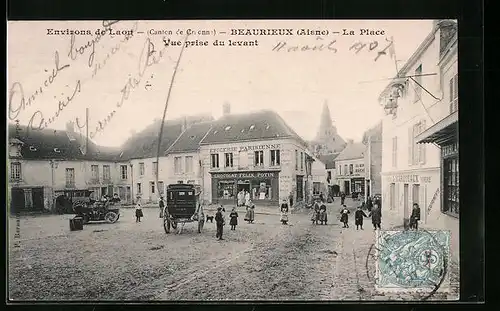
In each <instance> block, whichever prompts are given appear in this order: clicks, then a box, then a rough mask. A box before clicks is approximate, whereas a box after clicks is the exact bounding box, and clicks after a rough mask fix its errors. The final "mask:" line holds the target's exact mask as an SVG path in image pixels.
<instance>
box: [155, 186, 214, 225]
mask: <svg viewBox="0 0 500 311" xmlns="http://www.w3.org/2000/svg"><path fill="white" fill-rule="evenodd" d="M166 199H167V200H166V205H165V208H164V210H163V228H164V229H165V233H170V229H171V228H172V229H174V230H175V229H177V227H178V225H179V224H181V225H182V226H184V224H185V223H190V222H196V223H198V233H201V231H202V229H203V225H204V224H205V215H204V213H203V206H202V205H201V204H200V191H199V189H198V188H196V186H195V185H193V184H171V185H168V186H167V192H166Z"/></svg>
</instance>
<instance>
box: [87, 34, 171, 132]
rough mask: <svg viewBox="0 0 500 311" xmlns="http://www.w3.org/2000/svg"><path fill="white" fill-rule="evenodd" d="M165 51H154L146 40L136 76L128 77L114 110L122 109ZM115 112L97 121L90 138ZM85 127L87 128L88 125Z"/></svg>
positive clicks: (104, 125) (150, 43)
mask: <svg viewBox="0 0 500 311" xmlns="http://www.w3.org/2000/svg"><path fill="white" fill-rule="evenodd" d="M166 49H167V47H166V46H165V47H164V48H163V49H162V50H159V51H156V50H155V46H154V44H153V42H151V39H149V38H147V39H146V41H145V42H144V46H143V49H142V51H141V54H140V57H139V64H138V74H137V75H136V76H131V75H129V77H128V79H127V81H126V83H125V85H124V86H123V88H122V89H121V90H120V93H121V97H120V100H119V101H118V102H117V103H116V108H120V107H122V105H123V104H124V103H125V101H127V100H128V98H129V97H130V93H131V91H132V90H134V89H135V88H137V86H139V84H140V83H141V81H142V78H143V76H144V74H145V72H146V69H147V68H149V67H151V66H153V65H155V64H158V63H159V62H160V60H161V59H162V58H163V56H164V54H165V51H166ZM116 112H117V110H116V109H114V110H112V111H111V112H110V113H109V114H108V115H107V116H106V117H105V118H104V119H103V120H101V121H98V122H97V126H96V127H95V130H94V132H91V133H90V138H94V137H95V136H96V135H97V134H98V133H99V132H101V131H102V130H104V129H105V128H106V126H107V125H108V123H109V122H110V121H111V120H112V119H113V117H114V116H115V114H116ZM86 125H87V126H88V124H86Z"/></svg>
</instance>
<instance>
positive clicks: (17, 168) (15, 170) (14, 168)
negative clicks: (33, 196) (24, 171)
mask: <svg viewBox="0 0 500 311" xmlns="http://www.w3.org/2000/svg"><path fill="white" fill-rule="evenodd" d="M21 176H22V175H21V163H19V162H15V163H11V164H10V179H11V180H21Z"/></svg>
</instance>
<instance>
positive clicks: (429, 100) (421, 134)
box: [379, 20, 458, 236]
mask: <svg viewBox="0 0 500 311" xmlns="http://www.w3.org/2000/svg"><path fill="white" fill-rule="evenodd" d="M456 33H457V24H456V22H455V21H449V20H438V21H435V23H434V27H433V29H432V31H431V32H430V33H429V34H428V36H427V37H426V38H425V39H424V41H423V42H422V43H421V44H420V46H419V47H418V48H417V50H416V51H415V52H414V53H413V55H412V56H411V57H410V59H409V60H408V61H407V63H406V64H405V65H404V66H403V67H402V68H401V69H400V70H399V73H398V75H397V77H396V78H394V79H393V80H392V81H391V82H390V83H389V85H388V86H387V87H386V89H385V90H384V91H383V92H382V94H381V95H380V98H379V100H380V101H381V103H382V104H383V105H384V109H385V111H386V116H385V117H384V119H383V128H382V151H383V155H384V157H383V159H382V206H383V207H384V209H387V210H388V211H391V212H393V213H394V214H396V215H398V216H399V217H400V218H401V220H402V222H404V223H405V224H407V223H408V220H409V217H410V214H411V208H412V205H413V203H417V204H419V205H420V207H421V210H422V215H421V220H422V223H423V225H425V224H430V223H432V222H434V221H436V220H437V219H440V221H441V222H443V221H444V222H446V223H447V224H446V225H444V224H442V225H439V227H446V228H456V230H457V232H458V190H457V191H455V190H456V189H458V179H457V178H458V153H457V152H456V151H455V150H458V147H457V146H458V144H457V140H456V124H457V122H458V113H457V111H458V92H457V90H458V87H457V86H458V79H457V77H458V66H457V54H456V53H457V52H456ZM454 129H455V130H454ZM431 132H432V133H431ZM439 132H442V133H445V132H447V133H448V134H450V133H451V134H450V135H448V136H449V139H447V140H440V139H438V141H436V144H425V143H427V142H434V141H435V140H434V139H437V137H438V136H439V135H440V134H439V135H438V134H435V133H439ZM426 133H427V134H426ZM420 143H421V144H420ZM439 144H445V146H451V147H449V148H450V150H452V152H451V153H450V154H452V156H451V157H452V158H454V159H456V160H452V161H451V162H447V161H445V160H443V159H447V158H448V156H449V155H448V153H447V150H448V149H445V148H444V147H443V149H441V148H440V146H439ZM446 148H448V147H446ZM453 161H455V162H453ZM450 163H451V164H450ZM455 163H456V165H455ZM443 164H444V165H445V166H446V165H448V167H446V168H443ZM442 170H445V171H446V172H447V171H450V173H448V172H447V173H446V174H448V175H446V174H442V173H441V171H442ZM443 175H445V176H452V177H443ZM442 178H445V179H446V180H447V182H446V183H443V181H442ZM447 183H448V184H450V185H451V186H450V188H449V189H453V190H452V191H451V190H445V189H447V188H446V187H447V185H446V184H447ZM443 188H444V189H443ZM443 190H445V191H447V193H446V194H445V196H444V197H443V194H442V192H443ZM445 197H446V199H445ZM449 202H451V203H449ZM444 204H448V206H443V205H444ZM455 220H456V221H455ZM456 236H458V234H457V235H456Z"/></svg>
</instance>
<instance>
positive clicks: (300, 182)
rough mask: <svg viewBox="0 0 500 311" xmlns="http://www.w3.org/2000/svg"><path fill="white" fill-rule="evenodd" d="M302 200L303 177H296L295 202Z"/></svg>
mask: <svg viewBox="0 0 500 311" xmlns="http://www.w3.org/2000/svg"><path fill="white" fill-rule="evenodd" d="M303 200H304V176H297V202H300V201H303Z"/></svg>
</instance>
